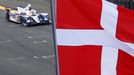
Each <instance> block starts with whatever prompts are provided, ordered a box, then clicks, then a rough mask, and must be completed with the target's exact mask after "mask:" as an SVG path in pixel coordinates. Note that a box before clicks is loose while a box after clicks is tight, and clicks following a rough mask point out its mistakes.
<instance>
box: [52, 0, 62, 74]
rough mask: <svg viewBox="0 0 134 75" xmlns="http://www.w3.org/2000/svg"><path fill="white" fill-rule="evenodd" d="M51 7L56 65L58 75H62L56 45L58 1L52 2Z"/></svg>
mask: <svg viewBox="0 0 134 75" xmlns="http://www.w3.org/2000/svg"><path fill="white" fill-rule="evenodd" d="M50 1H51V2H50V7H51V19H52V32H53V42H54V51H55V63H56V66H55V67H56V75H60V72H59V63H58V49H57V43H56V15H55V14H56V0H50Z"/></svg>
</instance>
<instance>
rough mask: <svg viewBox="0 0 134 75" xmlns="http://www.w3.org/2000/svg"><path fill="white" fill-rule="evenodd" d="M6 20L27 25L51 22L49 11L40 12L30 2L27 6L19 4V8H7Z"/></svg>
mask: <svg viewBox="0 0 134 75" xmlns="http://www.w3.org/2000/svg"><path fill="white" fill-rule="evenodd" d="M6 20H7V21H12V22H16V23H20V24H21V25H23V26H25V27H28V26H33V25H38V24H49V23H50V19H49V16H48V13H38V12H37V11H36V10H34V9H32V8H31V5H30V4H28V6H27V7H25V8H23V7H20V6H18V7H17V10H9V9H7V10H6Z"/></svg>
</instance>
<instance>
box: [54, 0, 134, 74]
mask: <svg viewBox="0 0 134 75" xmlns="http://www.w3.org/2000/svg"><path fill="white" fill-rule="evenodd" d="M56 44H57V59H58V60H57V63H58V72H59V75H134V12H133V11H130V10H128V9H125V8H124V7H121V6H117V5H115V4H112V3H110V2H107V1H106V0H56Z"/></svg>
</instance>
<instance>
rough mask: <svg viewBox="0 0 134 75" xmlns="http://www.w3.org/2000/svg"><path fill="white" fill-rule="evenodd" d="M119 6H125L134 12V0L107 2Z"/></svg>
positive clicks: (111, 0)
mask: <svg viewBox="0 0 134 75" xmlns="http://www.w3.org/2000/svg"><path fill="white" fill-rule="evenodd" d="M107 1H109V2H112V3H115V4H117V5H121V6H124V7H126V8H128V9H130V10H134V0H107Z"/></svg>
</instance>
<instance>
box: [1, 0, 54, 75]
mask: <svg viewBox="0 0 134 75" xmlns="http://www.w3.org/2000/svg"><path fill="white" fill-rule="evenodd" d="M27 3H31V4H32V7H33V8H35V9H37V10H38V11H45V12H48V13H49V15H50V12H51V11H50V0H0V5H3V6H8V7H10V8H15V7H16V6H18V5H21V6H24V5H26V4H27ZM50 16H51V15H50ZM4 17H5V15H4V12H3V11H1V10H0V75H56V74H55V59H54V49H53V38H52V25H41V26H33V27H23V26H21V25H20V24H16V23H12V22H7V21H6V20H5V19H4Z"/></svg>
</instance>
